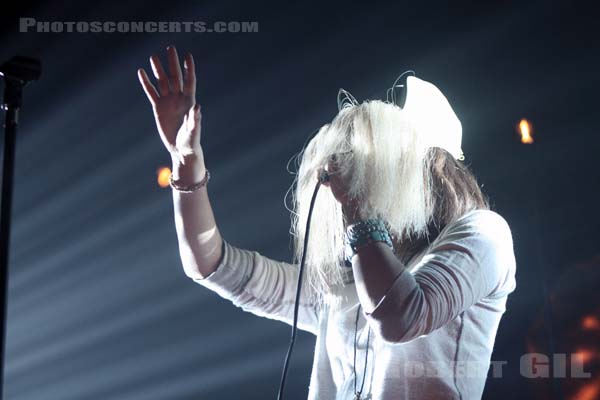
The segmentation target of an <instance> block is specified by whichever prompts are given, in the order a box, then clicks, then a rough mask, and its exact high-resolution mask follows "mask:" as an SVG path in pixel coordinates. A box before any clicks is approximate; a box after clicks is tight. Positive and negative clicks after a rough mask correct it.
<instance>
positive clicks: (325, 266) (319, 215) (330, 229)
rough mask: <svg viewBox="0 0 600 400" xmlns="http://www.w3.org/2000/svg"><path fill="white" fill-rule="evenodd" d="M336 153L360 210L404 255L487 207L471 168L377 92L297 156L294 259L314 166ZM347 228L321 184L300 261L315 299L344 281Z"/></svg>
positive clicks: (323, 130) (297, 258)
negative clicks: (381, 225) (380, 224)
mask: <svg viewBox="0 0 600 400" xmlns="http://www.w3.org/2000/svg"><path fill="white" fill-rule="evenodd" d="M333 154H336V157H337V161H336V163H337V165H338V167H339V169H338V173H339V174H340V175H341V177H342V179H344V180H345V181H346V182H348V183H349V186H348V195H349V197H350V198H353V199H357V200H358V204H359V207H360V210H359V212H360V215H361V216H363V217H364V218H381V219H383V220H385V221H386V222H387V223H388V224H389V226H390V228H391V232H390V233H391V234H392V235H393V237H395V238H397V239H398V241H399V242H400V244H401V245H400V247H401V248H398V249H395V251H396V252H397V253H398V254H399V255H401V256H404V257H409V256H410V255H412V254H415V253H416V252H418V251H419V250H421V249H423V248H424V246H426V245H427V244H428V243H429V242H430V241H431V240H433V239H434V238H435V236H437V234H438V233H439V231H441V229H443V227H444V226H445V225H447V224H448V223H450V222H452V221H453V220H455V219H457V218H458V217H460V215H462V214H463V213H464V212H466V211H469V210H471V209H475V208H489V206H488V204H487V201H486V199H485V198H484V196H483V194H482V193H481V190H480V189H479V186H478V185H477V182H476V180H475V178H474V176H473V175H472V174H471V173H470V171H469V170H468V168H466V167H465V166H464V165H463V164H462V163H460V162H458V161H456V160H455V159H454V158H453V157H452V156H451V155H450V154H449V153H448V152H446V151H445V150H442V149H439V148H430V149H427V148H426V147H425V146H424V144H423V142H422V141H421V138H420V137H419V135H418V132H416V131H415V129H414V127H413V126H412V125H411V123H410V120H409V119H408V118H407V117H406V114H405V113H403V112H402V109H401V108H400V107H398V106H396V105H394V104H391V103H387V102H383V101H379V100H371V101H365V102H363V103H361V104H357V105H352V106H347V107H345V108H343V109H342V110H340V112H339V113H338V115H337V116H336V117H335V118H334V119H333V120H332V121H331V123H329V124H326V125H324V126H323V127H321V128H320V129H319V131H318V132H317V134H316V135H315V136H314V137H313V139H312V140H311V141H310V142H309V143H308V144H307V145H306V146H305V148H304V149H303V150H302V151H301V152H300V153H299V154H298V156H297V157H298V159H299V160H301V161H300V166H299V170H298V174H297V176H296V179H295V181H294V185H295V191H293V192H292V193H293V207H294V208H293V210H292V226H291V231H290V233H291V234H292V235H293V240H294V258H295V262H296V263H299V262H300V260H301V257H302V251H303V242H304V235H305V229H306V220H307V217H308V211H309V205H310V200H311V197H312V195H313V192H314V189H315V185H316V182H317V174H318V171H319V169H320V168H321V167H323V166H325V165H326V164H327V162H328V160H329V157H331V156H332V155H333ZM294 185H293V186H292V188H293V187H294ZM344 231H345V229H344V221H343V214H342V209H341V205H340V204H339V202H338V201H337V200H336V199H335V198H334V196H333V194H332V193H331V190H329V189H328V188H321V189H320V190H319V193H318V195H317V198H316V200H315V205H314V209H313V213H312V221H311V226H310V234H309V239H308V251H307V254H306V261H305V262H306V264H305V279H306V284H308V285H310V289H311V290H310V291H309V293H312V296H313V299H311V300H313V301H317V302H318V303H322V302H323V301H325V299H326V297H327V295H328V294H330V293H331V292H332V289H333V288H335V287H338V286H340V285H344V284H345V282H344V279H345V278H344V271H347V270H348V269H347V268H346V267H344V266H343V265H342V264H343V260H344ZM432 236H433V237H432ZM401 259H402V257H401Z"/></svg>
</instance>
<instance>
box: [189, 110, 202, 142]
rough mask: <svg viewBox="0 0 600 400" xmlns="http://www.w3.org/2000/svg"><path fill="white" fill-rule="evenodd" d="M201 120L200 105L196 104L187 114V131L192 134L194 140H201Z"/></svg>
mask: <svg viewBox="0 0 600 400" xmlns="http://www.w3.org/2000/svg"><path fill="white" fill-rule="evenodd" d="M201 119H202V116H201V114H200V104H194V105H193V106H192V107H190V110H189V111H188V114H187V129H188V132H190V133H191V136H192V139H200V121H201Z"/></svg>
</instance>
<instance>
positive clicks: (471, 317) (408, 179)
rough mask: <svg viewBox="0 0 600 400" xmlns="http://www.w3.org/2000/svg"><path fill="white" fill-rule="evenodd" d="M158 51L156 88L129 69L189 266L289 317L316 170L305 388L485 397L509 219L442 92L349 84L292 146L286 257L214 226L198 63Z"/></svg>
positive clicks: (508, 280)
mask: <svg viewBox="0 0 600 400" xmlns="http://www.w3.org/2000/svg"><path fill="white" fill-rule="evenodd" d="M167 57H168V65H166V66H165V67H163V66H162V65H161V62H160V60H159V58H158V56H156V55H155V56H152V57H151V66H152V70H153V74H154V76H155V78H156V83H155V84H154V83H152V82H151V81H150V78H149V77H148V75H147V73H146V72H145V71H144V70H143V69H140V70H139V71H138V75H139V79H140V82H141V84H142V86H143V88H144V91H145V93H146V95H147V97H148V99H149V100H150V103H151V104H152V109H153V111H154V116H155V120H156V124H157V127H158V131H159V134H160V137H161V139H162V141H163V143H164V145H165V147H166V148H167V151H168V152H169V153H170V155H171V158H172V162H173V170H172V176H171V187H172V194H173V204H174V213H175V225H176V229H177V237H178V240H179V249H180V255H181V260H182V264H183V268H184V270H185V273H186V275H187V276H188V277H189V278H191V279H192V280H194V281H195V282H197V283H198V284H200V285H202V286H205V287H207V288H209V289H210V290H213V291H214V292H216V293H217V294H219V295H220V296H222V297H224V298H226V299H229V300H231V301H232V303H233V304H234V305H236V306H238V307H241V308H243V309H244V310H246V311H250V312H252V313H254V314H256V315H259V316H264V317H267V318H272V319H277V320H281V321H284V322H286V323H289V324H291V323H292V319H293V312H294V300H295V295H296V283H297V274H298V265H297V262H299V261H300V259H301V256H302V252H303V250H304V239H305V230H306V222H307V217H308V213H309V206H310V201H311V197H312V195H313V192H314V189H315V185H316V184H318V182H319V179H320V178H321V182H322V187H321V189H320V191H319V192H318V195H317V197H316V200H315V204H314V209H313V214H312V220H311V225H310V231H309V234H308V245H307V253H306V258H305V268H306V269H305V278H306V279H305V281H304V285H303V286H302V293H301V298H300V308H299V324H298V326H299V328H300V329H303V330H306V331H309V332H312V333H314V334H315V335H316V347H315V354H314V363H313V369H312V374H311V378H310V387H309V399H311V400H317V399H318V400H337V399H344V400H350V399H372V400H398V399H428V400H429V399H431V400H433V399H436V400H438V399H464V400H470V399H479V398H481V396H482V393H483V389H484V385H485V381H486V377H487V372H488V368H489V366H490V359H491V354H492V350H493V346H494V339H495V336H496V332H497V329H498V325H499V323H500V319H501V317H502V315H503V313H504V311H505V309H506V308H505V307H506V300H507V297H508V295H509V294H510V293H511V292H512V291H513V290H514V289H515V287H516V283H515V268H516V265H515V257H514V251H513V243H512V235H511V230H510V228H509V226H508V224H507V222H506V221H505V219H504V218H503V217H502V216H500V215H499V214H498V213H496V212H494V211H492V210H490V207H489V205H488V202H487V200H486V198H485V196H484V194H483V193H482V192H481V190H480V187H479V185H478V183H477V181H476V179H475V177H474V175H473V174H472V173H471V172H470V171H469V169H468V168H467V166H465V164H464V163H463V161H462V160H463V159H464V157H463V154H462V151H461V141H462V127H461V123H460V121H459V119H458V118H457V116H456V115H455V113H454V111H453V110H452V108H451V106H450V104H449V103H448V101H447V99H446V97H445V96H444V95H443V94H442V93H441V91H440V90H439V89H438V88H437V87H436V86H434V85H433V84H431V83H429V82H427V81H425V80H422V79H420V78H419V77H417V76H409V77H408V78H407V79H406V87H405V88H404V90H405V91H406V92H405V93H406V97H405V100H404V101H403V102H402V103H403V104H396V102H395V101H387V100H386V101H383V100H369V101H364V102H362V103H359V102H357V101H356V100H355V99H354V98H353V97H352V96H351V95H350V94H348V93H347V92H346V96H345V98H344V99H343V101H342V102H341V106H340V107H339V113H338V114H337V115H336V116H335V118H333V120H332V121H331V122H330V123H327V124H325V125H324V126H323V127H321V128H320V130H319V131H318V133H317V134H316V135H315V136H314V137H313V138H312V139H311V140H310V142H308V144H307V145H306V147H305V148H304V149H302V150H301V152H300V153H299V160H300V167H299V171H298V174H297V177H296V181H295V182H294V192H293V194H294V213H293V215H292V233H293V238H294V242H295V257H294V260H295V261H294V263H292V264H288V263H285V262H280V261H276V260H273V259H270V258H268V257H265V256H263V255H261V254H259V253H257V252H255V251H251V250H246V249H242V248H239V247H236V246H235V245H234V244H232V243H229V242H228V241H227V240H223V238H222V237H221V234H220V232H219V229H218V226H217V224H216V222H215V218H214V215H213V211H212V209H211V205H210V201H209V196H208V190H207V188H208V186H209V185H210V183H209V179H210V177H211V176H210V173H209V170H208V169H207V166H206V165H205V163H204V155H203V151H202V147H201V144H200V136H201V135H200V134H201V129H200V127H201V110H200V106H199V105H198V104H196V101H195V90H196V76H195V68H194V60H193V58H192V55H191V54H189V53H188V54H187V55H186V56H185V59H184V63H183V70H182V68H181V66H180V63H179V58H178V55H177V51H176V49H175V48H174V47H172V46H170V47H168V48H167ZM208 168H210V165H209V166H208ZM214 179H219V177H218V176H214ZM249 179H260V177H259V176H249ZM281 234H284V232H281Z"/></svg>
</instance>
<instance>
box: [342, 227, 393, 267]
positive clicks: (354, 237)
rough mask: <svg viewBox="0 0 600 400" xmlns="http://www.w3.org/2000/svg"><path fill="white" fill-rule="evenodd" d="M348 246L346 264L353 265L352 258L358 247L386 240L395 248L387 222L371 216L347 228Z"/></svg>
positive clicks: (385, 241)
mask: <svg viewBox="0 0 600 400" xmlns="http://www.w3.org/2000/svg"><path fill="white" fill-rule="evenodd" d="M344 241H345V247H346V260H345V265H346V266H350V267H351V266H352V264H351V263H350V260H352V257H353V256H354V255H355V254H356V253H357V252H358V249H359V248H360V247H362V246H364V245H366V244H369V243H373V242H384V243H385V244H387V245H388V246H390V248H392V249H393V247H394V246H393V244H392V238H391V235H390V232H389V230H388V226H387V225H386V223H385V222H384V221H383V220H381V219H377V218H369V219H366V220H364V221H359V222H356V223H354V224H352V225H349V226H348V227H347V228H346V234H345V235H344Z"/></svg>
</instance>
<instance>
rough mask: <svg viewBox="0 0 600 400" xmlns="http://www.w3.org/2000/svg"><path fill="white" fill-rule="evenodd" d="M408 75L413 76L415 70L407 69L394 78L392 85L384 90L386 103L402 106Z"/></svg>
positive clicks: (404, 99) (404, 101) (404, 100)
mask: <svg viewBox="0 0 600 400" xmlns="http://www.w3.org/2000/svg"><path fill="white" fill-rule="evenodd" d="M409 76H415V71H413V70H411V69H409V70H408V71H404V72H403V73H401V74H400V75H399V76H398V77H397V78H396V80H395V81H394V83H393V84H392V87H390V88H389V89H388V90H387V91H386V101H387V102H388V103H391V104H394V105H397V106H398V107H400V108H404V103H406V79H407V78H408V77H409Z"/></svg>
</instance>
